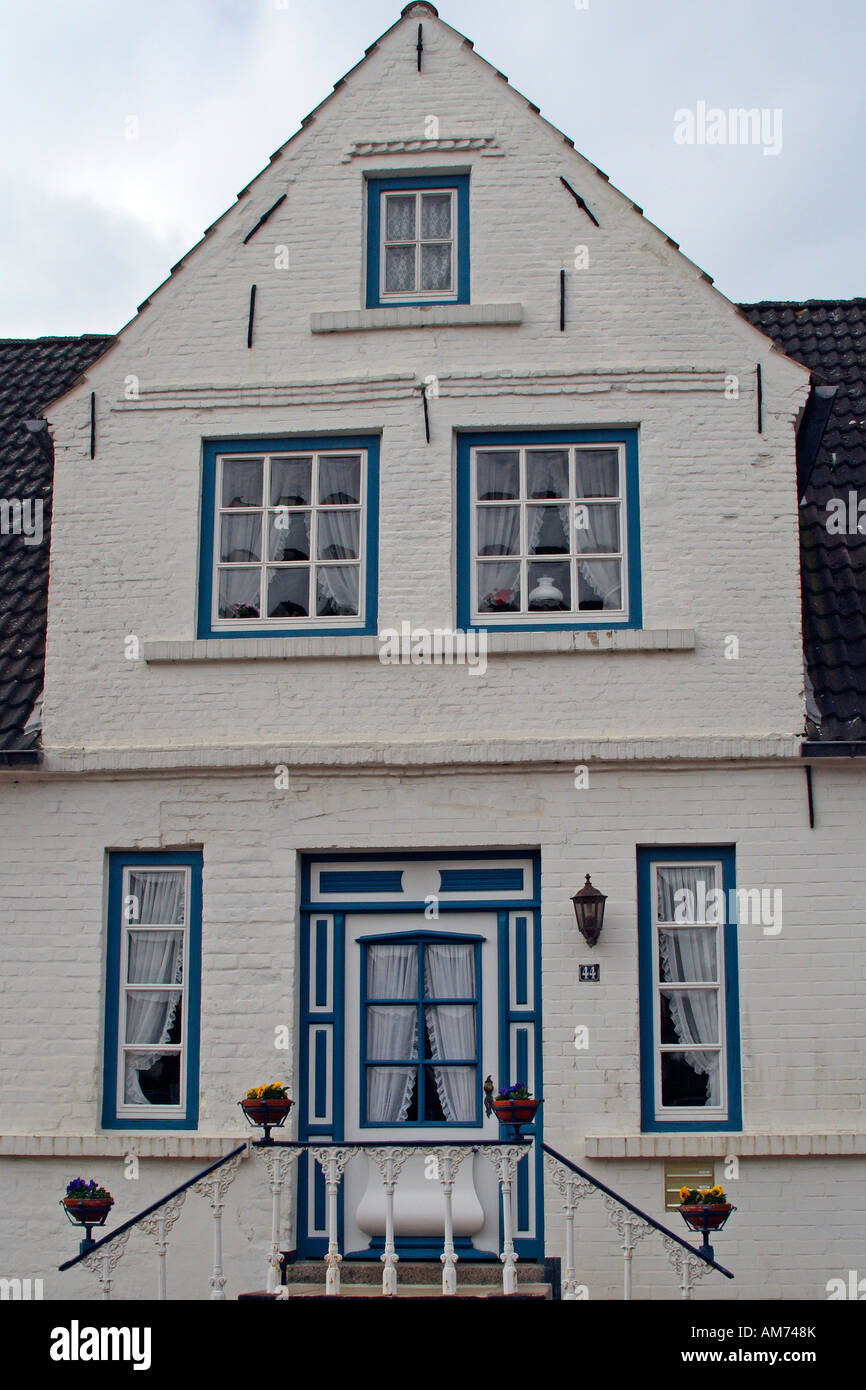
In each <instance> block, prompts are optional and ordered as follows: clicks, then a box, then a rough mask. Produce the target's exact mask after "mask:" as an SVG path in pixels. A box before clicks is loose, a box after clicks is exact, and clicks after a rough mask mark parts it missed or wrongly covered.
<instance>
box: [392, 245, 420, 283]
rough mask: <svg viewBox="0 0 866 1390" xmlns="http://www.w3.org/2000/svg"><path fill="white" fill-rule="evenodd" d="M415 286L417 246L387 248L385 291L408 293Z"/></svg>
mask: <svg viewBox="0 0 866 1390" xmlns="http://www.w3.org/2000/svg"><path fill="white" fill-rule="evenodd" d="M414 288H415V247H414V246H389V247H387V248H386V250H385V291H386V293H387V294H408V293H409V292H410V291H411V290H414Z"/></svg>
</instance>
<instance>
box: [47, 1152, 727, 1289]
mask: <svg viewBox="0 0 866 1390" xmlns="http://www.w3.org/2000/svg"><path fill="white" fill-rule="evenodd" d="M533 1142H534V1141H533V1140H532V1139H529V1138H526V1139H521V1138H518V1139H514V1140H512V1141H507V1140H502V1141H496V1140H479V1141H477V1142H475V1143H463V1144H460V1143H440V1144H437V1143H433V1144H429V1143H428V1144H383V1143H380V1142H375V1143H356V1144H353V1143H333V1142H332V1143H323V1142H319V1143H315V1142H310V1143H304V1142H301V1141H297V1140H276V1141H275V1140H272V1139H267V1140H259V1141H257V1142H255V1143H253V1142H250V1141H248V1142H246V1143H243V1144H240V1145H238V1147H237V1148H235V1149H232V1150H231V1151H230V1152H229V1153H227V1154H225V1155H224V1156H223V1157H222V1158H220V1159H218V1160H217V1161H216V1162H215V1163H212V1164H211V1165H210V1166H209V1167H208V1168H205V1169H204V1170H203V1171H202V1172H201V1173H197V1174H196V1175H195V1176H194V1177H192V1178H190V1179H189V1180H188V1181H187V1182H185V1183H183V1184H181V1186H179V1187H177V1188H174V1189H173V1190H172V1191H171V1192H169V1193H167V1194H166V1195H165V1197H162V1198H161V1199H160V1200H159V1201H158V1202H154V1203H152V1205H151V1206H149V1207H147V1208H145V1210H144V1211H142V1212H139V1214H138V1215H137V1216H134V1217H132V1218H131V1219H130V1220H129V1221H126V1222H124V1223H123V1224H122V1225H121V1226H119V1227H118V1228H117V1230H115V1231H112V1232H109V1234H108V1235H106V1236H103V1237H102V1239H101V1240H98V1241H94V1242H90V1243H89V1244H88V1243H87V1242H85V1243H83V1245H82V1250H81V1252H80V1253H79V1255H77V1256H76V1257H75V1258H74V1259H72V1260H67V1261H66V1263H65V1264H63V1265H61V1266H60V1269H61V1270H67V1269H71V1268H73V1267H74V1266H76V1265H78V1264H81V1265H82V1266H83V1267H84V1268H85V1269H87V1270H88V1271H90V1272H92V1273H94V1274H95V1275H96V1276H97V1278H98V1280H99V1283H100V1286H101V1290H102V1297H103V1298H104V1299H108V1298H110V1297H111V1289H112V1287H113V1284H114V1278H113V1274H114V1271H115V1269H116V1267H117V1265H118V1264H119V1262H120V1260H121V1259H122V1257H123V1255H124V1254H125V1253H126V1250H127V1246H128V1242H129V1239H130V1236H131V1235H132V1233H133V1231H134V1230H136V1229H137V1230H140V1231H142V1232H143V1233H144V1234H145V1235H148V1236H150V1237H151V1238H152V1239H153V1240H154V1241H155V1244H156V1252H157V1298H158V1299H165V1298H166V1297H167V1272H166V1263H167V1253H168V1245H169V1235H170V1233H171V1231H172V1228H173V1227H174V1225H175V1223H176V1222H177V1220H178V1219H179V1217H180V1216H181V1213H182V1211H183V1209H184V1203H185V1201H186V1197H187V1193H188V1192H190V1191H192V1192H194V1193H196V1194H198V1195H200V1196H203V1197H204V1198H205V1199H206V1200H207V1202H208V1204H209V1206H210V1209H211V1214H212V1217H213V1268H212V1272H211V1275H210V1280H209V1282H210V1289H211V1294H210V1296H211V1298H212V1299H217V1300H224V1299H225V1297H226V1294H225V1286H226V1276H225V1272H224V1269H223V1245H222V1215H223V1209H224V1206H225V1200H226V1197H227V1195H228V1191H229V1188H230V1186H231V1184H232V1182H233V1181H234V1179H235V1177H236V1176H237V1173H238V1169H239V1167H240V1164H241V1162H242V1160H244V1159H247V1158H249V1157H251V1156H253V1155H257V1156H258V1157H259V1158H260V1159H261V1162H262V1164H263V1166H264V1169H265V1171H266V1173H267V1176H268V1179H269V1182H270V1192H271V1239H270V1244H269V1247H268V1256H267V1276H266V1289H267V1292H268V1293H270V1294H271V1295H272V1296H275V1297H277V1298H288V1297H289V1296H290V1289H289V1287H288V1286H287V1285H285V1284H282V1283H281V1278H282V1257H281V1252H280V1231H281V1222H282V1215H283V1198H284V1193H285V1190H286V1188H287V1186H288V1185H289V1179H290V1178H291V1176H292V1171H293V1168H294V1165H295V1164H296V1163H297V1162H298V1159H299V1158H300V1157H301V1156H302V1155H303V1154H305V1153H309V1154H310V1155H311V1156H312V1158H313V1159H314V1160H315V1162H316V1163H317V1164H318V1165H319V1167H320V1169H321V1171H322V1176H323V1178H324V1183H325V1195H326V1230H327V1252H326V1254H325V1256H324V1265H325V1293H326V1294H327V1295H330V1296H336V1295H338V1294H339V1293H340V1285H341V1266H342V1263H343V1256H342V1254H341V1252H340V1227H339V1192H340V1183H341V1181H342V1179H343V1175H344V1173H345V1171H346V1168H347V1167H348V1165H349V1164H350V1163H351V1162H353V1161H354V1160H355V1159H357V1158H358V1157H360V1156H363V1157H365V1158H367V1159H368V1160H370V1161H371V1162H372V1163H373V1164H375V1166H376V1167H377V1168H378V1170H379V1173H380V1175H381V1179H382V1185H383V1189H384V1194H385V1239H384V1251H383V1254H382V1255H381V1256H380V1259H381V1262H382V1294H383V1295H384V1296H386V1297H393V1296H394V1295H395V1294H397V1292H398V1265H399V1256H398V1254H397V1249H396V1242H395V1238H394V1195H395V1192H396V1189H397V1185H398V1183H399V1179H400V1173H401V1171H402V1169H403V1166H404V1165H405V1163H406V1161H407V1159H409V1158H411V1157H412V1156H413V1155H417V1154H423V1155H431V1156H433V1155H435V1158H436V1166H435V1171H434V1176H436V1177H438V1180H439V1184H440V1186H441V1189H442V1212H443V1238H442V1254H441V1255H440V1256H439V1259H440V1262H441V1264H442V1294H443V1296H445V1297H453V1296H454V1295H456V1293H457V1264H458V1260H459V1256H458V1254H457V1251H456V1249H455V1245H454V1225H453V1219H452V1194H453V1191H454V1183H455V1181H456V1178H457V1174H458V1170H459V1168H460V1165H461V1163H463V1161H464V1160H465V1159H466V1158H468V1157H470V1156H471V1155H473V1154H479V1155H482V1156H483V1157H484V1158H485V1159H487V1160H488V1161H489V1162H490V1163H491V1164H492V1165H493V1169H494V1172H495V1174H496V1179H497V1181H498V1184H499V1191H500V1196H501V1210H502V1251H501V1254H500V1256H499V1259H500V1263H501V1265H502V1291H503V1293H504V1294H506V1295H511V1294H515V1293H517V1291H518V1282H517V1264H518V1256H517V1254H516V1252H515V1247H514V1226H513V1207H512V1203H513V1192H514V1182H515V1177H516V1172H517V1164H518V1162H519V1161H520V1159H521V1158H522V1157H524V1156H525V1154H526V1153H527V1151H528V1149H529V1148H530V1146H531V1144H532V1143H533ZM541 1147H542V1149H543V1150H544V1152H545V1155H546V1164H547V1168H548V1173H549V1176H550V1178H551V1180H552V1183H553V1186H554V1187H555V1189H556V1190H557V1192H558V1193H559V1195H560V1198H561V1200H562V1209H563V1215H564V1223H565V1257H564V1261H563V1268H562V1281H561V1284H562V1298H563V1299H564V1300H567V1301H575V1300H576V1299H578V1298H579V1297H580V1296H581V1293H580V1292H579V1290H581V1289H582V1286H581V1285H580V1284H579V1283H578V1277H577V1271H576V1259H575V1215H576V1212H577V1208H578V1206H579V1205H580V1203H581V1202H583V1201H584V1200H585V1199H586V1198H588V1197H591V1196H592V1197H594V1196H596V1195H601V1197H602V1199H603V1202H604V1205H605V1207H606V1208H607V1214H608V1217H609V1220H610V1222H611V1224H612V1225H613V1227H614V1229H615V1230H616V1233H617V1235H618V1237H619V1242H620V1248H621V1251H622V1257H623V1298H624V1299H630V1298H631V1291H632V1256H633V1253H634V1250H635V1247H636V1246H637V1244H638V1242H639V1241H641V1240H643V1238H644V1237H645V1236H648V1235H651V1234H658V1235H660V1236H661V1238H662V1245H663V1248H664V1251H665V1254H666V1255H667V1257H668V1259H669V1260H670V1262H671V1264H672V1265H673V1267H674V1269H675V1270H676V1272H677V1275H678V1278H679V1281H680V1292H681V1295H682V1297H683V1298H690V1297H691V1292H692V1288H693V1285H694V1283H695V1281H696V1280H697V1279H699V1278H701V1277H702V1276H703V1275H705V1274H706V1273H708V1272H709V1270H710V1269H715V1270H717V1271H718V1272H719V1273H722V1274H724V1275H726V1276H727V1277H728V1278H733V1275H732V1274H730V1272H729V1271H728V1270H726V1269H725V1268H724V1267H723V1266H722V1265H719V1264H717V1263H716V1262H715V1260H714V1259H713V1258H712V1257H711V1253H710V1255H708V1254H706V1253H704V1251H701V1250H698V1249H696V1248H695V1247H694V1246H692V1245H689V1244H688V1243H687V1242H686V1241H684V1240H682V1239H681V1238H680V1237H679V1236H677V1235H676V1234H675V1233H674V1232H673V1231H671V1230H669V1229H668V1228H667V1227H666V1226H662V1225H661V1224H660V1223H659V1222H657V1221H655V1220H654V1219H653V1218H652V1217H651V1216H648V1215H647V1214H646V1213H645V1212H642V1211H641V1210H640V1209H639V1208H638V1207H635V1206H633V1205H632V1204H631V1203H630V1202H628V1201H627V1200H626V1199H625V1198H623V1197H620V1196H619V1194H618V1193H616V1192H614V1191H612V1189H610V1188H608V1187H606V1186H605V1184H604V1183H601V1182H599V1180H598V1179H596V1178H594V1177H592V1176H591V1174H589V1173H586V1172H584V1170H583V1169H581V1168H578V1166H577V1165H576V1164H574V1163H572V1162H571V1161H570V1160H569V1159H567V1158H564V1157H563V1155H561V1154H558V1153H557V1152H556V1150H555V1149H551V1148H550V1147H549V1146H548V1145H547V1144H542V1146H541ZM704 1249H705V1250H707V1249H709V1247H707V1246H705V1247H704Z"/></svg>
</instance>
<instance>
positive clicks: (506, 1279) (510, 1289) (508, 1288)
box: [484, 1144, 528, 1294]
mask: <svg viewBox="0 0 866 1390" xmlns="http://www.w3.org/2000/svg"><path fill="white" fill-rule="evenodd" d="M484 1152H485V1153H486V1154H487V1156H488V1158H489V1159H490V1161H491V1163H492V1164H493V1166H494V1168H495V1169H496V1174H497V1177H498V1178H499V1188H500V1191H501V1193H502V1254H501V1255H500V1256H499V1258H500V1260H501V1261H502V1292H503V1293H504V1294H512V1293H517V1252H516V1251H515V1249H514V1214H513V1210H512V1205H511V1203H512V1191H513V1186H514V1175H515V1173H516V1172H517V1163H518V1160H519V1159H521V1158H522V1157H523V1155H524V1154H525V1153H527V1152H528V1146H527V1145H525V1144H495V1145H492V1146H491V1147H489V1148H486V1149H485V1150H484Z"/></svg>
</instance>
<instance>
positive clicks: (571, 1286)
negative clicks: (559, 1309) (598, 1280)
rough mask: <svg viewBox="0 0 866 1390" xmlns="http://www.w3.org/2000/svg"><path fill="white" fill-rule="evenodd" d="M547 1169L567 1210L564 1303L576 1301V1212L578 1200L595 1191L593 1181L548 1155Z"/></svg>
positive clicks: (580, 1200) (563, 1278)
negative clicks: (575, 1172) (586, 1179)
mask: <svg viewBox="0 0 866 1390" xmlns="http://www.w3.org/2000/svg"><path fill="white" fill-rule="evenodd" d="M547 1171H548V1173H549V1175H550V1177H551V1179H552V1181H553V1185H554V1187H555V1188H556V1189H557V1191H558V1192H559V1194H560V1196H561V1197H562V1207H563V1211H564V1212H565V1269H564V1271H563V1275H562V1301H563V1302H564V1303H574V1302H575V1301H576V1289H577V1278H576V1275H575V1269H574V1213H575V1211H576V1209H577V1204H578V1202H582V1201H583V1199H584V1197H588V1196H589V1195H590V1193H592V1192H594V1191H595V1188H594V1187H593V1186H592V1184H591V1183H588V1182H584V1180H583V1178H579V1177H577V1176H576V1174H574V1173H570V1172H569V1171H568V1169H567V1168H563V1166H562V1164H561V1163H557V1161H556V1159H555V1158H551V1157H550V1155H549V1154H548V1155H547Z"/></svg>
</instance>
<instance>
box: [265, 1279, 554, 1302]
mask: <svg viewBox="0 0 866 1390" xmlns="http://www.w3.org/2000/svg"><path fill="white" fill-rule="evenodd" d="M440 1277H441V1276H440ZM340 1289H341V1291H340V1293H339V1294H331V1295H327V1294H324V1293H323V1292H322V1285H321V1283H318V1284H300V1283H299V1284H290V1285H288V1286H287V1290H288V1297H286V1296H281V1295H279V1294H275V1293H267V1292H266V1291H265V1290H264V1289H262V1290H259V1291H257V1292H255V1293H241V1294H238V1300H239V1301H240V1300H245V1299H261V1300H270V1301H271V1302H274V1303H277V1302H279V1303H284V1302H288V1299H291V1298H315V1299H326V1298H327V1299H333V1298H335V1297H336V1298H381V1297H382V1296H383V1295H382V1286H381V1283H380V1284H379V1286H378V1287H376V1286H375V1285H373V1284H346V1283H341V1286H340ZM506 1296H507V1297H509V1298H518V1299H521V1298H546V1299H550V1298H552V1297H553V1293H552V1290H551V1287H550V1285H549V1284H529V1283H527V1284H521V1285H520V1286H519V1292H518V1293H514V1294H508V1295H505V1294H503V1292H502V1284H501V1283H499V1284H478V1283H476V1284H462V1285H458V1286H457V1293H456V1294H455V1295H454V1297H456V1298H505V1297H506ZM396 1297H397V1298H422V1299H428V1300H430V1301H431V1302H432V1301H433V1300H435V1299H439V1298H442V1297H443V1294H442V1293H441V1292H439V1293H436V1292H434V1290H433V1286H432V1284H430V1283H426V1284H398V1286H397V1293H396Z"/></svg>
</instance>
